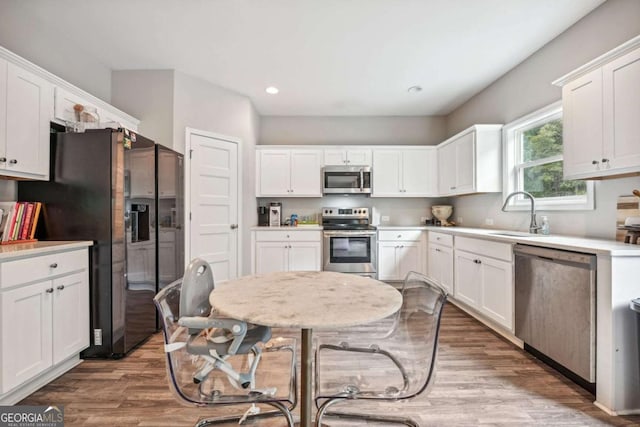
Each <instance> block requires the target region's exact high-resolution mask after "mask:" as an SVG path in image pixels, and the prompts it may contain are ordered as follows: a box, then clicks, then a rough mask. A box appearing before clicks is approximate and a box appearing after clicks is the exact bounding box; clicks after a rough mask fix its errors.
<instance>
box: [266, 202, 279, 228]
mask: <svg viewBox="0 0 640 427" xmlns="http://www.w3.org/2000/svg"><path fill="white" fill-rule="evenodd" d="M281 220H282V203H280V202H271V203H270V204H269V227H280V224H281V222H282V221H281Z"/></svg>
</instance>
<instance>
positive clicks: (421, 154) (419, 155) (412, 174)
mask: <svg viewBox="0 0 640 427" xmlns="http://www.w3.org/2000/svg"><path fill="white" fill-rule="evenodd" d="M374 185H375V182H374ZM437 185H438V158H437V151H436V149H435V148H424V149H419V150H405V151H403V153H402V195H403V196H405V197H407V196H408V197H430V196H436V195H437V193H438V186H437Z"/></svg>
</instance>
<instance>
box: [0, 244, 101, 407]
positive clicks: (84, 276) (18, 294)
mask: <svg viewBox="0 0 640 427" xmlns="http://www.w3.org/2000/svg"><path fill="white" fill-rule="evenodd" d="M88 261H89V256H88V253H87V249H85V248H83V249H76V250H73V251H65V252H60V253H57V254H56V253H53V254H52V253H47V254H46V255H40V256H33V257H23V258H21V259H18V260H7V261H2V260H1V259H0V279H2V281H1V282H0V307H1V312H0V343H1V346H0V364H1V366H2V369H1V377H0V402H2V404H5V403H10V404H11V403H15V402H17V401H19V400H20V399H21V398H23V397H24V396H26V395H28V394H29V393H31V392H33V391H35V390H36V389H37V388H39V387H41V386H42V385H43V383H39V384H37V385H34V386H33V389H31V390H30V389H29V388H28V387H29V381H30V380H34V379H35V378H36V377H38V376H39V375H41V374H42V375H44V374H46V373H47V372H48V371H52V370H55V369H56V368H58V367H59V366H60V365H62V364H63V363H67V361H69V359H71V358H73V357H74V356H75V358H76V359H77V357H78V354H79V353H80V351H81V350H83V349H85V348H87V347H88V346H89V275H88ZM17 274H19V275H20V276H19V280H16V275H17ZM71 366H73V365H71ZM71 366H69V367H68V368H67V369H69V368H70V367H71ZM61 373H62V372H59V374H61ZM45 383H46V382H45ZM21 387H22V388H24V389H26V390H27V391H24V390H21V391H17V392H16V390H17V389H20V388H21ZM29 390H30V391H29ZM14 395H15V397H14Z"/></svg>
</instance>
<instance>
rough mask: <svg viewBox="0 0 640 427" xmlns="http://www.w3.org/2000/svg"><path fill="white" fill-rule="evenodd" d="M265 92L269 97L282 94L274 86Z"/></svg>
mask: <svg viewBox="0 0 640 427" xmlns="http://www.w3.org/2000/svg"><path fill="white" fill-rule="evenodd" d="M264 91H265V92H267V93H268V94H269V95H275V94H276V93H278V92H280V90H279V89H278V88H277V87H274V86H269V87H268V88H266V89H265V90H264Z"/></svg>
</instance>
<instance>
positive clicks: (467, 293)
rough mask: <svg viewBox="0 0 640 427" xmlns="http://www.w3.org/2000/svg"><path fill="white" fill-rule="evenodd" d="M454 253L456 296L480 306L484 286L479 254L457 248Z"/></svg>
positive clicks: (470, 304) (468, 303)
mask: <svg viewBox="0 0 640 427" xmlns="http://www.w3.org/2000/svg"><path fill="white" fill-rule="evenodd" d="M454 255H455V262H454V265H455V275H454V276H455V286H454V297H455V298H456V299H457V300H460V301H462V302H464V303H465V304H467V305H469V306H471V307H474V308H478V307H479V306H480V288H481V286H482V276H481V268H482V267H481V265H482V264H480V263H479V262H478V261H479V259H478V256H477V255H475V254H472V253H468V252H464V251H458V250H456V251H455V252H454Z"/></svg>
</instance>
